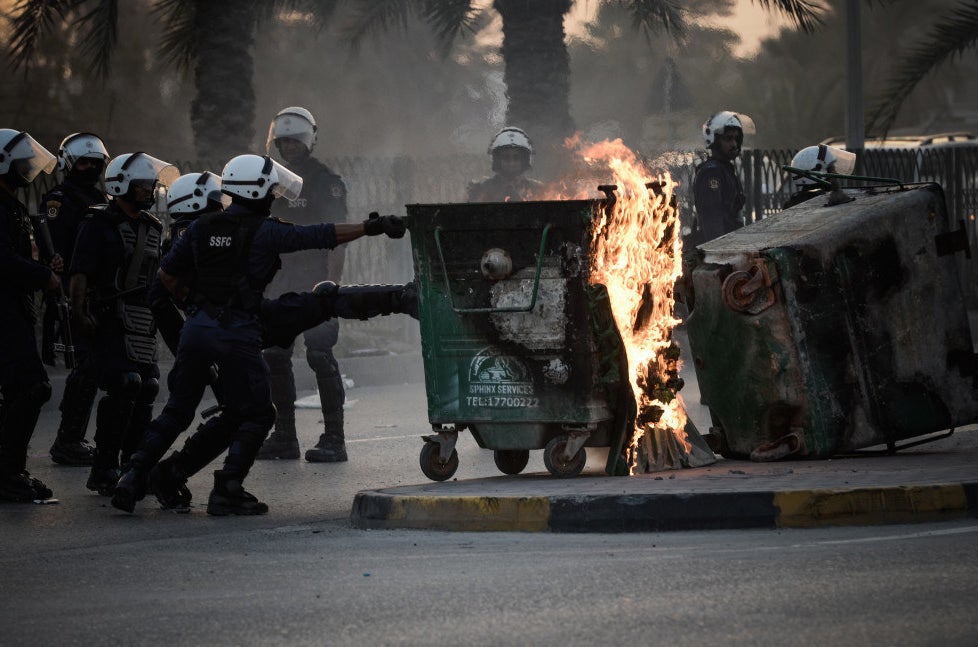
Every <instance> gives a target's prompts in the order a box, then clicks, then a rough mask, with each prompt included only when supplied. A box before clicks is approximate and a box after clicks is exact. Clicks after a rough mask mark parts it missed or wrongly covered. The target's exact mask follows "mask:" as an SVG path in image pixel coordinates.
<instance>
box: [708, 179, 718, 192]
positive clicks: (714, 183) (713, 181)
mask: <svg viewBox="0 0 978 647" xmlns="http://www.w3.org/2000/svg"><path fill="white" fill-rule="evenodd" d="M707 186H708V187H710V190H711V191H719V190H720V180H718V179H717V178H715V177H711V178H710V181H709V182H707Z"/></svg>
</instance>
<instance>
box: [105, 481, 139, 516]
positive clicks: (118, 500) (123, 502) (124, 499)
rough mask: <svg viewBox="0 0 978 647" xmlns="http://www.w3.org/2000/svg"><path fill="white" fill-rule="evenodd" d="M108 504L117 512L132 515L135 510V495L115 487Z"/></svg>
mask: <svg viewBox="0 0 978 647" xmlns="http://www.w3.org/2000/svg"><path fill="white" fill-rule="evenodd" d="M110 503H111V504H112V507H113V508H116V509H117V510H122V511H123V512H129V513H132V512H133V511H135V510H136V495H135V494H133V493H132V492H130V491H129V490H124V489H122V488H118V487H117V488H116V489H115V492H114V493H113V494H112V501H110Z"/></svg>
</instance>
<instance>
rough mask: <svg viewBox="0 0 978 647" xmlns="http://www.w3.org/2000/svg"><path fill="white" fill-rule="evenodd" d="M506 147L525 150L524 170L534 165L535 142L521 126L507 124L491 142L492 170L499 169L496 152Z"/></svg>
mask: <svg viewBox="0 0 978 647" xmlns="http://www.w3.org/2000/svg"><path fill="white" fill-rule="evenodd" d="M504 148H515V149H518V150H521V151H524V152H525V157H524V160H523V170H524V171H525V170H527V169H528V168H530V167H531V166H532V165H533V144H532V143H531V142H530V137H529V136H528V135H527V134H526V132H525V131H524V130H523V129H521V128H516V127H514V126H507V127H505V128H503V129H502V130H500V131H499V132H498V133H496V136H495V137H493V138H492V141H491V142H489V151H488V152H489V154H490V155H491V156H492V170H493V171H499V168H497V167H498V166H499V164H498V162H497V161H496V152H497V151H499V150H502V149H504Z"/></svg>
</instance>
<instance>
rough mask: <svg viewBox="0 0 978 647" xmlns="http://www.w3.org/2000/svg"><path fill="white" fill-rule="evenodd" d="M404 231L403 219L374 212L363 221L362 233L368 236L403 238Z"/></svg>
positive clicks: (405, 227) (405, 228)
mask: <svg viewBox="0 0 978 647" xmlns="http://www.w3.org/2000/svg"><path fill="white" fill-rule="evenodd" d="M405 231H407V226H406V225H405V224H404V219H403V218H400V217H398V216H382V215H380V214H379V213H377V212H376V211H374V212H372V213H371V214H370V217H369V218H367V219H366V220H364V221H363V233H365V234H366V235H368V236H379V235H381V234H387V236H388V237H390V238H403V237H404V232H405Z"/></svg>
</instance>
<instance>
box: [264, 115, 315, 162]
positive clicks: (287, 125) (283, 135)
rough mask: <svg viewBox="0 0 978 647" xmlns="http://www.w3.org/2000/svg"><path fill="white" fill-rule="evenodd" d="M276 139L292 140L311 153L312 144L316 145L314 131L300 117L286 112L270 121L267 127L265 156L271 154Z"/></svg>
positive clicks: (305, 120)
mask: <svg viewBox="0 0 978 647" xmlns="http://www.w3.org/2000/svg"><path fill="white" fill-rule="evenodd" d="M276 139H294V140H296V141H298V142H301V143H302V145H303V146H305V147H306V149H307V150H310V151H311V150H312V146H313V144H315V143H316V129H315V126H313V125H312V124H311V123H310V122H309V120H308V119H306V118H305V117H303V116H302V115H300V114H297V113H293V112H288V113H286V114H284V115H277V116H276V117H275V119H272V123H271V125H269V127H268V139H266V140H265V154H266V155H271V154H272V151H273V150H274V148H275V147H274V144H275V140H276Z"/></svg>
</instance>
